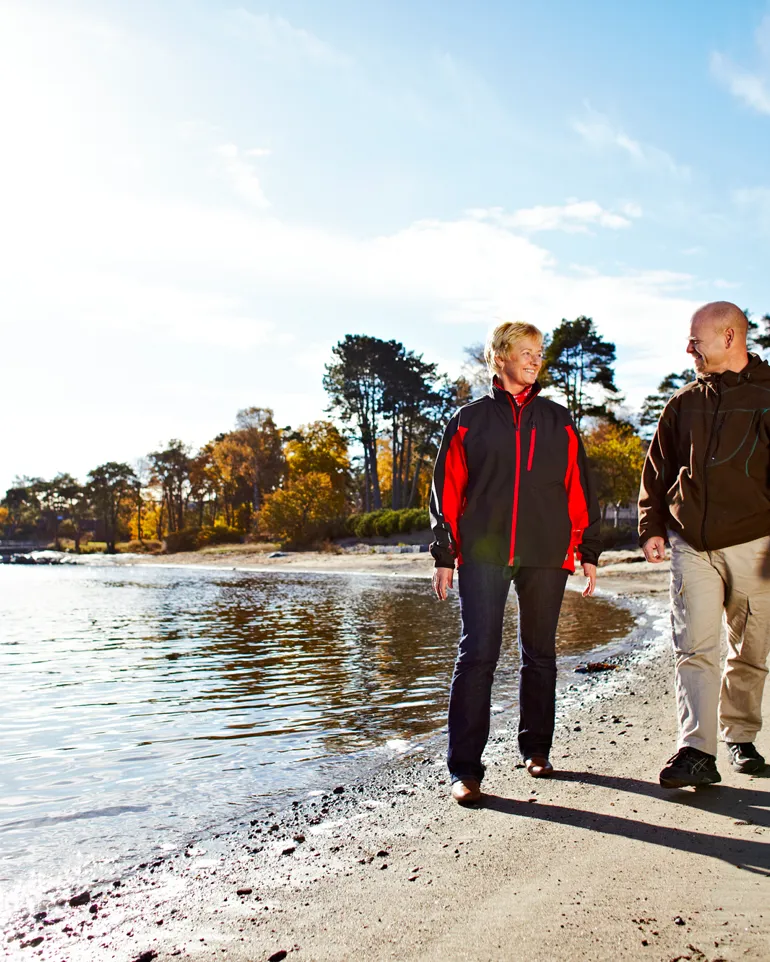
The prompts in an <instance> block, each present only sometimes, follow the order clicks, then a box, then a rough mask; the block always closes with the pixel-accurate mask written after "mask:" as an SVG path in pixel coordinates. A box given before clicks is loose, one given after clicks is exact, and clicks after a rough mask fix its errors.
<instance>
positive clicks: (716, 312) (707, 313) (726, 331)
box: [687, 301, 749, 374]
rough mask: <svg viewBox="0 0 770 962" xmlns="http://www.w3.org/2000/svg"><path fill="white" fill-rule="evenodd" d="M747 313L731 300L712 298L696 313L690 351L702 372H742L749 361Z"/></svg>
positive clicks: (688, 348)
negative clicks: (713, 299) (714, 299)
mask: <svg viewBox="0 0 770 962" xmlns="http://www.w3.org/2000/svg"><path fill="white" fill-rule="evenodd" d="M748 331H749V322H748V319H747V317H746V315H745V314H744V313H743V311H742V310H741V309H740V307H738V306H737V304H732V303H731V302H730V301H712V302H711V303H710V304H704V305H703V307H700V308H698V310H697V311H696V312H695V313H694V314H693V316H692V321H691V323H690V340H689V341H688V344H687V353H688V354H690V355H691V357H692V359H693V362H694V364H695V370H696V371H697V372H698V374H722V373H723V372H724V371H736V372H738V371H742V370H743V369H744V367H746V365H747V364H748V360H749V357H748V353H747V350H746V337H747V335H748Z"/></svg>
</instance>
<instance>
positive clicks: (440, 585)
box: [433, 568, 455, 601]
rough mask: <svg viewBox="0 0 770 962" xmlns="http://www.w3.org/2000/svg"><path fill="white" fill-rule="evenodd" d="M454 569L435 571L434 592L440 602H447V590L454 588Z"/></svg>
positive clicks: (435, 569) (437, 569) (438, 569)
mask: <svg viewBox="0 0 770 962" xmlns="http://www.w3.org/2000/svg"><path fill="white" fill-rule="evenodd" d="M454 573H455V570H454V568H434V569H433V590H434V591H435V593H436V597H437V598H438V600H439V601H446V593H447V589H448V588H451V587H452V580H453V578H454Z"/></svg>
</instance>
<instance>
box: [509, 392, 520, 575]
mask: <svg viewBox="0 0 770 962" xmlns="http://www.w3.org/2000/svg"><path fill="white" fill-rule="evenodd" d="M508 401H509V402H510V405H511V414H512V416H513V430H514V432H515V434H516V471H515V473H514V480H513V510H512V513H511V550H510V556H509V558H508V564H509V565H511V566H513V563H514V558H515V553H516V520H517V517H518V514H519V479H520V476H521V431H520V430H519V427H520V424H521V412H520V411H519V412H518V414H517V412H516V402H515V401H514V400H513V398H512V397H510V396H509V397H508Z"/></svg>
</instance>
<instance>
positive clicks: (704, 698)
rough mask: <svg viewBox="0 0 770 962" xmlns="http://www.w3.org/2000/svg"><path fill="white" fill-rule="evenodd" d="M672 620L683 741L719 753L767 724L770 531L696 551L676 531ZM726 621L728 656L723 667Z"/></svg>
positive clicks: (750, 739) (673, 538)
mask: <svg viewBox="0 0 770 962" xmlns="http://www.w3.org/2000/svg"><path fill="white" fill-rule="evenodd" d="M669 541H670V543H671V626H672V629H673V635H674V654H675V664H676V703H677V710H678V713H679V747H680V748H682V747H684V746H685V745H689V746H690V747H692V748H699V749H700V750H701V751H703V752H708V753H709V754H711V755H716V753H717V720H718V724H719V734H720V736H721V737H722V738H723V739H724V741H727V742H753V741H754V739H755V737H756V734H757V732H758V731H759V729H760V728H761V727H762V714H761V705H762V689H763V688H764V684H765V678H766V677H767V658H768V654H769V653H770V537H765V538H759V539H758V540H756V541H749V542H747V543H746V544H737V545H732V546H730V547H729V548H720V549H719V550H718V551H710V552H707V551H696V550H695V549H694V548H692V547H691V546H690V545H689V544H687V542H686V541H685V540H684V539H683V538H681V537H679V535H676V534H674V533H670V534H669ZM723 620H724V623H725V628H726V635H727V661H726V664H725V669H724V672H721V671H720V635H721V626H722V621H723Z"/></svg>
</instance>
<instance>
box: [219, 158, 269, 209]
mask: <svg viewBox="0 0 770 962" xmlns="http://www.w3.org/2000/svg"><path fill="white" fill-rule="evenodd" d="M215 152H216V153H217V155H218V156H219V157H220V158H221V160H222V164H223V168H224V171H225V173H226V175H227V178H228V180H229V181H230V184H231V185H232V187H233V189H234V190H235V191H236V193H237V194H239V195H240V196H241V197H243V199H244V200H247V201H248V202H249V203H250V204H253V205H254V207H258V208H265V207H269V206H270V201H269V200H268V199H267V197H265V193H264V191H263V190H262V184H261V183H260V180H259V177H258V176H257V173H256V170H255V169H254V166H253V164H250V163H249V162H248V160H245V159H244V158H246V157H266V156H268V155H269V153H270V151H269V150H266V149H265V148H262V147H256V148H253V149H251V150H246V151H243V152H241V151H240V150H239V149H238V148H237V147H236V146H235V144H221V145H220V146H219V147H217V148H215Z"/></svg>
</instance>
